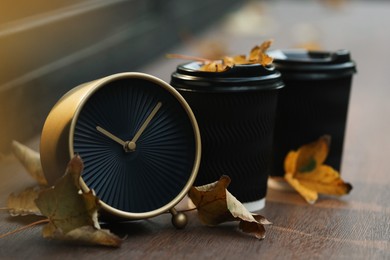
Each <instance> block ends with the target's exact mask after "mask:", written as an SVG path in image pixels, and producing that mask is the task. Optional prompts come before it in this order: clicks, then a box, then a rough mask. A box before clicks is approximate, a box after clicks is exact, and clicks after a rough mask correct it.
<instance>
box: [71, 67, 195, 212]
mask: <svg viewBox="0 0 390 260" xmlns="http://www.w3.org/2000/svg"><path fill="white" fill-rule="evenodd" d="M126 78H136V79H145V80H148V81H150V82H153V83H155V84H156V85H159V86H160V87H162V88H163V89H165V90H166V91H168V92H170V94H171V95H173V97H174V98H175V99H176V100H177V101H178V102H179V103H180V105H181V106H182V108H183V109H184V110H185V112H186V114H187V116H188V117H189V119H190V122H191V125H192V129H193V132H194V137H195V158H194V165H193V167H192V171H191V175H190V178H189V179H188V181H187V183H186V185H185V186H184V188H183V189H182V190H181V192H180V193H179V194H178V195H177V196H176V197H175V198H174V199H173V200H171V201H170V202H169V203H168V204H166V205H164V206H162V207H160V208H158V209H155V210H152V211H148V212H141V213H135V212H127V211H122V210H119V209H116V208H114V207H111V206H110V205H108V204H106V203H105V202H104V201H102V200H99V201H100V204H101V207H102V209H103V210H104V211H106V212H108V213H111V214H113V215H115V216H117V217H120V218H126V219H143V218H150V217H154V216H157V215H159V214H161V213H164V212H168V211H169V210H170V209H172V208H173V207H174V206H176V205H177V204H178V203H179V202H180V201H181V200H182V199H183V198H184V196H185V195H186V194H187V193H188V191H189V189H190V188H191V186H192V185H193V183H194V181H195V178H196V176H197V173H198V170H199V165H200V159H201V150H202V149H201V136H200V131H199V126H198V123H197V121H196V118H195V115H194V113H193V111H192V109H191V107H190V106H189V104H188V103H187V101H186V100H185V99H184V98H183V96H182V95H181V94H180V93H179V92H178V91H177V90H176V89H175V88H174V87H172V86H171V85H169V84H168V83H166V82H165V81H163V80H161V79H159V78H157V77H155V76H152V75H149V74H146V73H141V72H123V73H117V74H113V75H110V76H107V77H104V78H101V79H98V80H95V81H93V82H90V84H93V86H91V88H90V89H89V91H87V92H86V93H85V95H84V97H83V98H82V99H81V101H80V102H79V103H78V105H77V108H76V110H75V113H74V115H73V117H72V119H71V124H70V131H69V135H68V144H69V147H68V148H69V156H70V158H72V157H73V156H74V154H75V153H74V149H73V144H74V130H75V126H76V123H77V120H78V117H79V114H80V112H81V110H82V109H83V107H84V104H85V103H86V102H87V101H88V99H89V98H90V97H91V96H92V95H93V94H94V93H95V92H96V91H97V90H98V89H100V88H101V87H104V86H105V85H107V84H108V83H110V82H113V81H116V80H119V79H126ZM86 84H87V85H89V84H88V83H86ZM80 185H81V187H82V189H83V191H85V192H88V191H89V190H90V189H89V187H88V186H87V185H86V183H85V182H84V180H83V179H82V178H80Z"/></svg>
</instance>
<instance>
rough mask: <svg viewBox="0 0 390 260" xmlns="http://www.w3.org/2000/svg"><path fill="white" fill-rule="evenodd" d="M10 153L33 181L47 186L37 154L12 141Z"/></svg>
mask: <svg viewBox="0 0 390 260" xmlns="http://www.w3.org/2000/svg"><path fill="white" fill-rule="evenodd" d="M12 152H13V154H14V155H15V157H16V158H17V159H18V160H19V161H20V162H21V163H22V165H23V166H24V168H25V169H26V170H27V172H28V173H29V174H30V176H31V177H32V178H34V180H36V181H37V182H38V183H39V184H40V185H47V180H46V178H45V175H44V174H43V170H42V166H41V159H40V155H39V153H38V152H36V151H34V150H32V149H31V148H29V147H27V146H25V145H23V144H21V143H19V142H17V141H12Z"/></svg>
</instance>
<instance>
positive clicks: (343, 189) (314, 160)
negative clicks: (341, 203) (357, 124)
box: [284, 135, 352, 204]
mask: <svg viewBox="0 0 390 260" xmlns="http://www.w3.org/2000/svg"><path fill="white" fill-rule="evenodd" d="M329 146H330V136H328V135H325V136H322V137H320V138H319V139H318V140H317V141H315V142H312V143H309V144H305V145H303V146H301V147H300V148H299V149H298V150H297V151H290V152H289V153H288V154H287V156H286V158H285V161H284V169H285V175H284V177H285V179H286V181H287V182H288V183H289V184H290V185H291V186H292V187H293V188H294V189H295V190H296V191H297V192H298V193H299V194H300V195H301V196H302V197H303V198H304V199H305V200H306V201H307V202H308V203H311V204H312V203H315V202H316V201H317V199H318V194H327V195H337V196H341V195H344V194H348V193H349V192H350V191H351V190H352V185H351V184H349V183H346V182H344V181H343V180H342V179H341V177H340V173H339V172H338V171H336V170H335V169H333V168H332V167H331V166H329V165H325V164H324V162H325V160H326V158H327V156H328V153H329Z"/></svg>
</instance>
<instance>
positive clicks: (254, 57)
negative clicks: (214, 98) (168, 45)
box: [166, 40, 273, 72]
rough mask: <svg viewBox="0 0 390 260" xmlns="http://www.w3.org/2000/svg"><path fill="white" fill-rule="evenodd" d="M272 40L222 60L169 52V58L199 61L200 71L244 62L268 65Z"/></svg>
mask: <svg viewBox="0 0 390 260" xmlns="http://www.w3.org/2000/svg"><path fill="white" fill-rule="evenodd" d="M271 44H272V40H268V41H265V42H263V43H262V44H260V45H256V46H255V47H253V48H252V49H251V51H250V53H249V55H248V57H247V56H246V55H236V56H233V57H231V56H225V57H223V58H222V59H220V60H210V59H205V58H199V57H193V56H186V55H180V54H167V55H166V57H167V58H175V59H186V60H194V61H199V62H201V63H202V64H203V65H202V66H201V67H200V68H199V70H200V71H208V72H223V71H226V70H228V69H230V68H232V67H233V66H235V65H242V64H261V65H262V66H268V65H270V64H272V62H273V58H272V57H270V56H268V55H267V54H266V52H267V50H268V48H269V47H270V46H271Z"/></svg>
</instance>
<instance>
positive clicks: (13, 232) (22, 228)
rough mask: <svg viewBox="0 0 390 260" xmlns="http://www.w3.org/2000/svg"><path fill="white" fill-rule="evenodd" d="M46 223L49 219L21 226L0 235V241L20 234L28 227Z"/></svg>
mask: <svg viewBox="0 0 390 260" xmlns="http://www.w3.org/2000/svg"><path fill="white" fill-rule="evenodd" d="M48 222H49V219H41V220H38V221H35V222H33V223H31V224H28V225H26V226H23V227H21V228H18V229H15V230H13V231H11V232H8V233H5V234H2V235H0V239H1V238H4V237H6V236H9V235H13V234H15V233H18V232H21V231H23V230H25V229H28V228H30V227H33V226H36V225H39V224H43V223H48Z"/></svg>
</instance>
